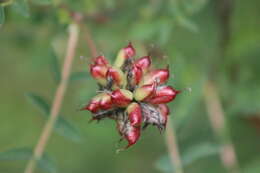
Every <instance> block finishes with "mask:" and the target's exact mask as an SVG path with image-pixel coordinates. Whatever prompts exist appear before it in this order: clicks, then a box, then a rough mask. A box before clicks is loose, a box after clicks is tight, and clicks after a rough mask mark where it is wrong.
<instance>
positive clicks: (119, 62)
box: [114, 43, 135, 68]
mask: <svg viewBox="0 0 260 173" xmlns="http://www.w3.org/2000/svg"><path fill="white" fill-rule="evenodd" d="M134 55H135V48H134V47H133V45H132V44H131V43H129V44H128V45H127V46H126V47H124V48H123V49H121V50H120V51H119V52H118V54H117V57H116V60H115V63H114V66H115V67H118V68H120V67H122V66H123V65H124V63H125V61H126V60H127V59H129V58H131V57H133V56H134Z"/></svg>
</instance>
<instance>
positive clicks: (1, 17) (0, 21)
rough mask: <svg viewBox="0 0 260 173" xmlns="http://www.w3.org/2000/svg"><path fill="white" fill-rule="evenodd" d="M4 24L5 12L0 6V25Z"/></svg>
mask: <svg viewBox="0 0 260 173" xmlns="http://www.w3.org/2000/svg"><path fill="white" fill-rule="evenodd" d="M4 22H5V11H4V7H2V6H0V25H2V24H4Z"/></svg>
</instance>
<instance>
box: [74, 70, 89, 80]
mask: <svg viewBox="0 0 260 173" xmlns="http://www.w3.org/2000/svg"><path fill="white" fill-rule="evenodd" d="M87 79H89V73H88V72H75V73H72V74H71V76H70V81H71V82H73V81H78V80H87Z"/></svg>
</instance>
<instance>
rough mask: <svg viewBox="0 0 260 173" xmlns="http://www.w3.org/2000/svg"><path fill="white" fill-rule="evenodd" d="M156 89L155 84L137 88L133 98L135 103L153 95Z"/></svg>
mask: <svg viewBox="0 0 260 173" xmlns="http://www.w3.org/2000/svg"><path fill="white" fill-rule="evenodd" d="M155 89H156V83H155V82H154V83H152V84H148V85H143V86H141V87H138V88H136V89H135V91H134V98H135V100H137V101H143V100H145V99H148V98H150V97H151V96H153V95H154V93H155Z"/></svg>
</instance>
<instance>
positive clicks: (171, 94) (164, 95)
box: [145, 86, 180, 104]
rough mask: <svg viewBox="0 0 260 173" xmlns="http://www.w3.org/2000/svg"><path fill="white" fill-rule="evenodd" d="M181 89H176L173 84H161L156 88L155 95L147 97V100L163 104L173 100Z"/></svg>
mask: <svg viewBox="0 0 260 173" xmlns="http://www.w3.org/2000/svg"><path fill="white" fill-rule="evenodd" d="M179 92H180V91H178V90H175V89H174V88H172V87H171V86H160V87H158V88H157V89H156V91H155V94H154V96H153V97H150V98H148V99H146V100H145V101H147V102H149V103H152V104H163V103H168V102H171V101H172V100H173V99H174V98H175V97H176V95H177V94H178V93H179Z"/></svg>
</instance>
